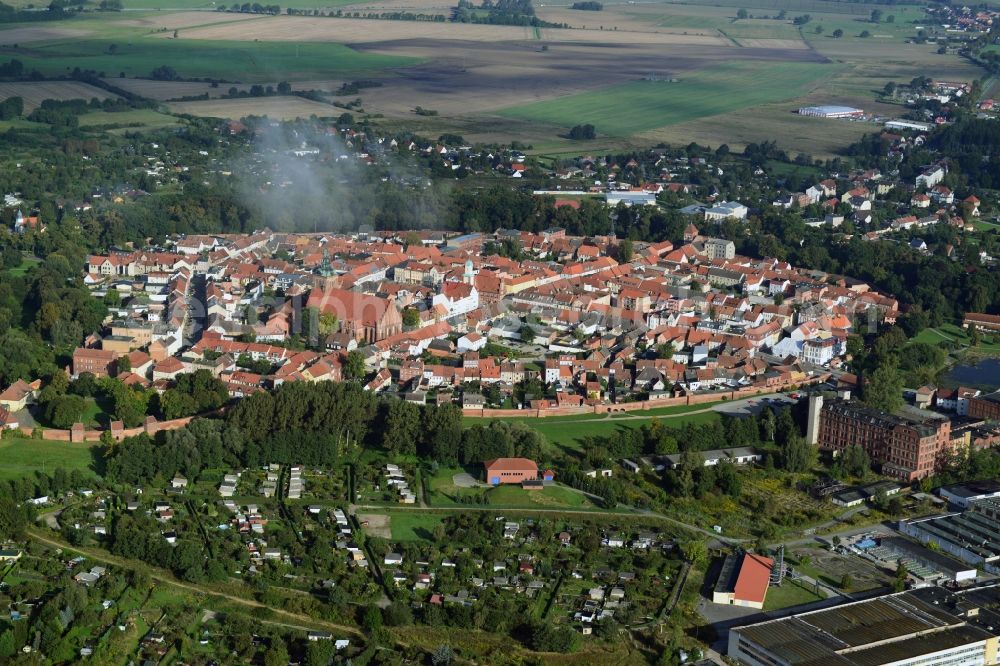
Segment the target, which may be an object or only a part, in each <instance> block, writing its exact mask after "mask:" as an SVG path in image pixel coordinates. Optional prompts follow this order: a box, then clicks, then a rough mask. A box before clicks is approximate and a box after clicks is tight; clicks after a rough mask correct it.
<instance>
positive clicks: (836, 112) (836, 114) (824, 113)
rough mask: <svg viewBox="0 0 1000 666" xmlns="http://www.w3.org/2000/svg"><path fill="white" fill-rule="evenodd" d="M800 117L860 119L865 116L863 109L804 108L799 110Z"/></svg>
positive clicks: (832, 106) (831, 106)
mask: <svg viewBox="0 0 1000 666" xmlns="http://www.w3.org/2000/svg"><path fill="white" fill-rule="evenodd" d="M799 115H800V116H815V117H817V118H860V117H862V116H863V115H865V112H864V111H862V110H861V109H855V108H854V107H853V106H836V105H824V106H803V107H802V108H801V109H799Z"/></svg>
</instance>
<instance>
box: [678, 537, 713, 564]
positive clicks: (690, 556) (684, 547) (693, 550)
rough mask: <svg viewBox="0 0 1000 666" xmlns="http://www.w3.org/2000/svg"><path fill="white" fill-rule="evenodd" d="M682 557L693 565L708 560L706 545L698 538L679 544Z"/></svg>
mask: <svg viewBox="0 0 1000 666" xmlns="http://www.w3.org/2000/svg"><path fill="white" fill-rule="evenodd" d="M681 553H683V554H684V559H685V560H687V561H688V562H690V563H691V564H693V565H694V566H701V565H703V564H705V563H706V562H707V561H708V546H707V545H705V542H704V541H702V540H700V539H691V540H689V541H685V542H684V543H682V544H681Z"/></svg>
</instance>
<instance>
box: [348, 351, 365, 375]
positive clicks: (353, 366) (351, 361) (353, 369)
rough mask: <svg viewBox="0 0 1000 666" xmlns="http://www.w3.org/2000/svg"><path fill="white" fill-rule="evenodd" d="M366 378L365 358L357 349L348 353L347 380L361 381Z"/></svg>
mask: <svg viewBox="0 0 1000 666" xmlns="http://www.w3.org/2000/svg"><path fill="white" fill-rule="evenodd" d="M364 376H365V357H364V355H362V353H361V352H359V351H358V350H357V349H354V350H351V351H349V352H347V359H346V360H345V361H344V377H346V378H347V379H361V378H363V377H364Z"/></svg>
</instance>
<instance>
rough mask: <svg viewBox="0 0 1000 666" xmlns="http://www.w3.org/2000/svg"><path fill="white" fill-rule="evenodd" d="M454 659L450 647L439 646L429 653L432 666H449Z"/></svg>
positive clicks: (453, 653)
mask: <svg viewBox="0 0 1000 666" xmlns="http://www.w3.org/2000/svg"><path fill="white" fill-rule="evenodd" d="M454 659H455V652H454V650H452V649H451V646H450V645H447V644H446V645H439V646H438V647H437V649H435V650H434V652H433V653H431V663H432V664H433V665H434V666H450V664H451V662H452V661H453V660H454Z"/></svg>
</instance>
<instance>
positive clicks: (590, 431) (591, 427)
mask: <svg viewBox="0 0 1000 666" xmlns="http://www.w3.org/2000/svg"><path fill="white" fill-rule="evenodd" d="M654 418H657V417H655V416H652V417H649V418H637V419H627V418H616V419H604V420H601V421H584V422H581V423H565V422H564V423H548V422H547V419H537V420H535V421H532V422H530V423H529V425H530V426H531V427H532V428H534V429H535V430H537V431H538V432H540V433H541V434H542V435H544V436H545V439H546V440H547V441H548V443H549V444H553V445H556V446H559V447H560V448H563V449H568V450H579V449H580V446H581V444H582V440H583V439H584V438H587V437H606V436H608V435H611V434H613V433H614V432H616V431H618V430H624V429H632V428H640V427H642V426H643V425H645V424H647V423H649V422H650V421H651V420H652V419H654ZM718 418H719V413H718V412H702V413H700V414H691V415H680V416H676V417H674V418H664V419H662V420H663V423H664V425H666V426H668V427H679V426H681V425H682V424H684V423H696V424H701V423H711V422H712V421H715V420H717V419H718Z"/></svg>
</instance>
